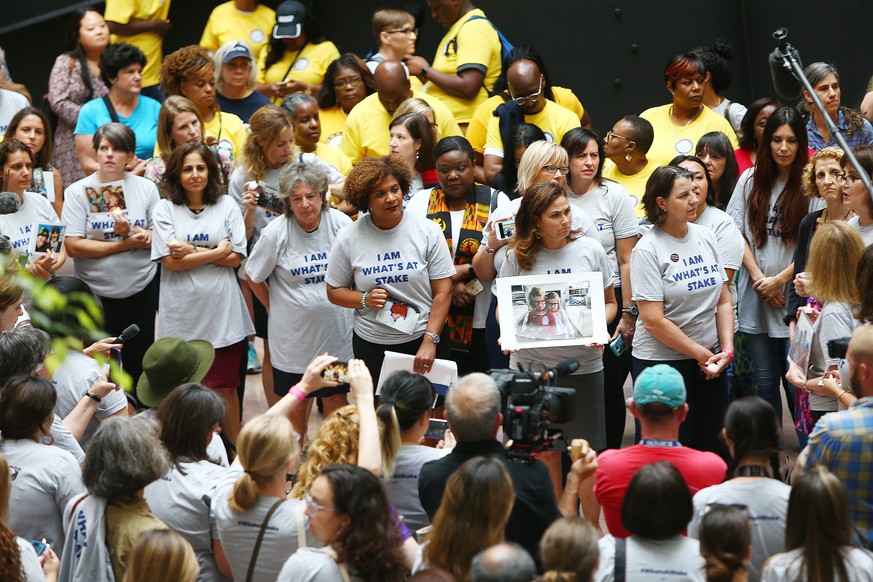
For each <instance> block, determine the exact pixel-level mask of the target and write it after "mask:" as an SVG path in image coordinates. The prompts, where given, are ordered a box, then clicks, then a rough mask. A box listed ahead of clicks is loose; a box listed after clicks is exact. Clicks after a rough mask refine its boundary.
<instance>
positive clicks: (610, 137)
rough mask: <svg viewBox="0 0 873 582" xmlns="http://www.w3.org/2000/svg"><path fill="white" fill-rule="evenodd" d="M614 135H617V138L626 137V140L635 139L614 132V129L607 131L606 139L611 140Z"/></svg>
mask: <svg viewBox="0 0 873 582" xmlns="http://www.w3.org/2000/svg"><path fill="white" fill-rule="evenodd" d="M614 137H617V138H619V139H626V140H628V141H633V140H632V139H631V138H629V137H625V136H623V135H618V134H617V133H613V131H612V130H611V129H610V130H609V131H607V132H606V141H609V140H611V139H612V138H614Z"/></svg>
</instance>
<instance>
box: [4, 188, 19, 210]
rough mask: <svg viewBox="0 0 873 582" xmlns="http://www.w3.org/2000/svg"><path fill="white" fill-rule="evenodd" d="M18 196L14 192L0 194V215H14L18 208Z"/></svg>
mask: <svg viewBox="0 0 873 582" xmlns="http://www.w3.org/2000/svg"><path fill="white" fill-rule="evenodd" d="M19 205H20V204H19V201H18V194H15V193H14V192H0V215H2V214H15V213H16V212H18V207H19Z"/></svg>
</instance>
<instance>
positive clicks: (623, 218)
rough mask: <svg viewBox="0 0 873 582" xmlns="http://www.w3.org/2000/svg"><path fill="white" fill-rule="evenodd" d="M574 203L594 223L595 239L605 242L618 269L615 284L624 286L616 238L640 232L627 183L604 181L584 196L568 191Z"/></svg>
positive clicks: (604, 247)
mask: <svg viewBox="0 0 873 582" xmlns="http://www.w3.org/2000/svg"><path fill="white" fill-rule="evenodd" d="M567 196H568V197H569V199H570V202H571V203H572V204H573V205H574V206H576V207H578V208H579V209H580V210H581V211H582V213H583V214H584V215H585V216H587V217H588V218H589V219H591V220H592V221H593V222H594V226H595V227H596V228H595V230H594V233H593V236H594V238H597V239H598V240H599V241H600V244H602V245H603V250H605V251H606V256H608V257H609V262H610V263H611V264H612V269H613V271H614V272H615V276H616V280H615V286H616V287H621V279H620V273H619V272H618V255H617V254H616V250H615V241H616V239H623V238H630V237H632V236H636V235H637V234H639V230H640V228H639V224H638V223H637V217H636V214H635V213H634V201H633V198H631V195H630V193H628V191H627V190H625V188H624V186H622V185H621V184H617V183H616V182H613V181H611V180H604V181H603V186H595V187H594V188H592V189H591V190H589V191H588V192H586V193H585V194H583V195H581V196H580V195H578V194H574V193H573V192H571V191H568V194H567Z"/></svg>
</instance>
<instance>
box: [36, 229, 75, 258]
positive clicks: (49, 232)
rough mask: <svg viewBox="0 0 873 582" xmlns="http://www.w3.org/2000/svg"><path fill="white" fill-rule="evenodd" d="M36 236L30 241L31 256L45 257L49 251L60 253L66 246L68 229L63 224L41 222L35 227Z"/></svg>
mask: <svg viewBox="0 0 873 582" xmlns="http://www.w3.org/2000/svg"><path fill="white" fill-rule="evenodd" d="M34 232H36V236H34V237H32V238H31V239H30V241H31V242H30V254H31V255H44V254H46V253H47V252H49V251H52V252H55V253H59V252H61V248H63V246H64V237H65V236H66V232H67V227H66V226H64V225H63V224H52V223H48V222H39V223H37V224H35V225H34Z"/></svg>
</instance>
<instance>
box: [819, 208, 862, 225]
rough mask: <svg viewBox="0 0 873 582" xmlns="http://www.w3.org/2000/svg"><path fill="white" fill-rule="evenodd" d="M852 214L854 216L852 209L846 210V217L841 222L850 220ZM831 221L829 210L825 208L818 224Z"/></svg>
mask: <svg viewBox="0 0 873 582" xmlns="http://www.w3.org/2000/svg"><path fill="white" fill-rule="evenodd" d="M851 214H854V212H853V211H852V209H851V208H850V209H848V210H846V215H845V216H844V217H842V218H840V220H849V216H850V215H851ZM829 220H830V217H829V216H828V209H827V208H825V209H824V212H822V213H821V216H819V217H818V219H817V220H816V222H817V223H818V224H824V223H825V222H828V221H829Z"/></svg>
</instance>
